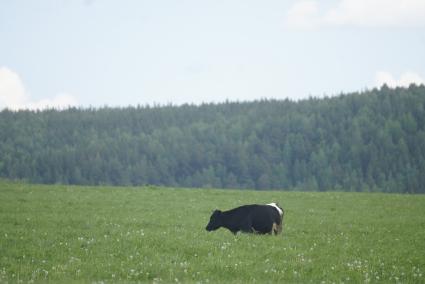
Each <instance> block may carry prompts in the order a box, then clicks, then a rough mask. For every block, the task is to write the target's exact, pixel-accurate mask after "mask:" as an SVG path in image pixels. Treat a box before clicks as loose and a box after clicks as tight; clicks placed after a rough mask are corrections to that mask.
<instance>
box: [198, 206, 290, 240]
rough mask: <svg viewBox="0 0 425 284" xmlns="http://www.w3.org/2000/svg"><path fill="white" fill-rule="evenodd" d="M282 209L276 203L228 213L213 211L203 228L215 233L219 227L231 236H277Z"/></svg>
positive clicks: (242, 208) (279, 229)
mask: <svg viewBox="0 0 425 284" xmlns="http://www.w3.org/2000/svg"><path fill="white" fill-rule="evenodd" d="M282 225H283V209H282V208H281V207H280V206H279V205H278V204H277V203H270V204H267V205H258V204H252V205H243V206H240V207H237V208H234V209H232V210H229V211H220V210H215V211H214V212H213V214H212V215H211V218H210V222H209V223H208V225H207V227H206V228H205V229H206V230H207V231H209V232H210V231H215V230H217V229H218V228H220V227H224V228H227V229H229V230H230V231H231V232H232V233H233V234H236V233H237V232H239V231H242V232H244V233H257V234H275V235H277V234H279V233H280V232H282Z"/></svg>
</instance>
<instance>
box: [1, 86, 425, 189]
mask: <svg viewBox="0 0 425 284" xmlns="http://www.w3.org/2000/svg"><path fill="white" fill-rule="evenodd" d="M424 126H425V86H423V85H420V86H416V85H411V86H410V87H408V88H395V89H391V88H388V87H387V86H385V85H384V86H383V87H382V88H380V89H373V90H367V91H363V92H356V93H350V94H341V95H339V96H335V97H325V98H309V99H305V100H301V101H291V100H258V101H254V102H224V103H220V104H202V105H188V104H187V105H182V106H173V105H166V106H137V107H125V108H110V107H104V108H69V109H66V110H62V111H59V110H54V109H50V110H43V111H29V110H24V111H22V110H21V111H10V110H7V109H5V110H2V111H1V112H0V176H1V177H4V178H10V179H23V180H27V181H29V182H35V183H49V184H50V183H61V184H84V185H146V184H152V185H164V186H178V187H197V188H198V187H207V188H243V189H257V190H263V189H288V190H289V189H290V190H304V191H328V190H341V191H378V192H403V193H405V192H406V193H424V192H425V174H424V173H425V129H424Z"/></svg>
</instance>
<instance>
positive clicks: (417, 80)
mask: <svg viewBox="0 0 425 284" xmlns="http://www.w3.org/2000/svg"><path fill="white" fill-rule="evenodd" d="M384 84H387V86H388V87H390V88H396V87H408V86H409V85H410V84H416V85H420V84H425V80H424V79H423V78H422V77H421V76H419V75H418V74H417V73H414V72H406V73H403V74H401V76H400V78H399V79H398V80H397V79H396V78H394V76H393V75H392V74H391V73H389V72H385V71H379V72H376V75H375V86H377V87H381V86H382V85H384Z"/></svg>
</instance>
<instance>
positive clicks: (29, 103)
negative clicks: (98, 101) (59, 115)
mask: <svg viewBox="0 0 425 284" xmlns="http://www.w3.org/2000/svg"><path fill="white" fill-rule="evenodd" d="M77 104H78V102H77V100H76V98H75V97H73V96H71V95H69V94H66V93H60V94H58V95H56V96H55V97H53V98H47V99H42V100H38V101H37V100H36V101H34V100H31V97H30V94H29V93H28V92H27V91H26V90H25V86H24V84H23V82H22V80H21V78H20V76H19V75H18V74H17V73H15V72H13V71H12V70H10V69H9V68H7V67H0V109H1V108H8V109H11V110H19V109H31V110H36V109H46V108H56V109H64V108H67V107H70V106H76V105H77Z"/></svg>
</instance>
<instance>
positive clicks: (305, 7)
mask: <svg viewBox="0 0 425 284" xmlns="http://www.w3.org/2000/svg"><path fill="white" fill-rule="evenodd" d="M319 8H320V7H319V1H317V0H302V1H297V2H296V3H295V4H294V5H293V6H292V7H291V8H290V9H289V10H288V13H287V15H286V16H287V17H286V26H287V27H289V28H296V29H312V28H320V27H341V26H350V27H425V1H423V0H339V1H338V2H337V3H336V5H334V6H332V7H330V8H328V9H327V10H325V11H322V12H321V11H320V9H319Z"/></svg>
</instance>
